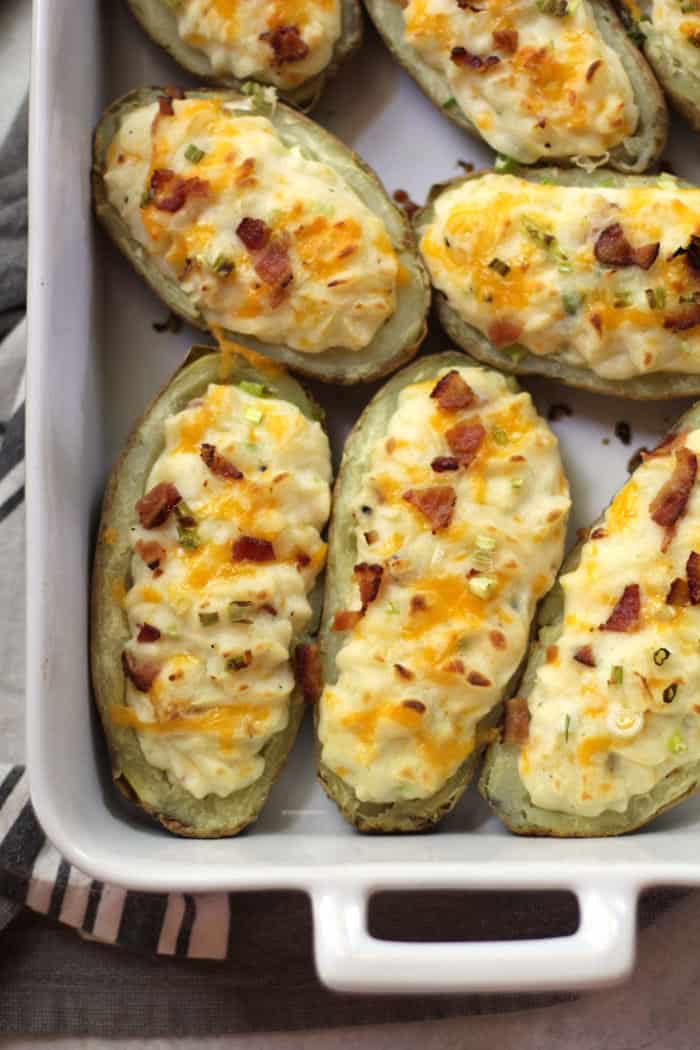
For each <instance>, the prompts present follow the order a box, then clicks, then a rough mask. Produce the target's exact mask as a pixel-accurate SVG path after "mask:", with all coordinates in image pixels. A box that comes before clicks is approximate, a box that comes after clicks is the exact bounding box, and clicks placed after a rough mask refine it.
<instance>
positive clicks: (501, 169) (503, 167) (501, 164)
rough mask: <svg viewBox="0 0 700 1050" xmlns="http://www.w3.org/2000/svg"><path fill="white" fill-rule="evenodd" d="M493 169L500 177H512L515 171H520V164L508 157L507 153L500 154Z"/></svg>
mask: <svg viewBox="0 0 700 1050" xmlns="http://www.w3.org/2000/svg"><path fill="white" fill-rule="evenodd" d="M493 167H494V170H495V171H497V172H498V173H499V174H500V175H512V173H513V172H514V171H517V170H518V162H517V160H513V158H512V157H508V156H507V155H506V154H505V153H499V154H497V156H496V159H495V161H494V164H493Z"/></svg>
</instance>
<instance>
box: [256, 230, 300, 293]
mask: <svg viewBox="0 0 700 1050" xmlns="http://www.w3.org/2000/svg"><path fill="white" fill-rule="evenodd" d="M253 265H254V266H255V272H256V273H257V275H258V277H260V278H261V279H262V280H263V281H264V282H265V284H270V285H272V286H273V287H274V288H277V289H284V288H286V287H287V285H288V284H289V283H290V281H291V280H292V277H293V273H292V264H291V262H290V260H289V249H288V247H287V245H286V244H285V243H284V242H283V241H281V240H280V239H277V240H273V241H270V243H269V244H268V245H267V247H266V248H265V250H264V251H263V252H262V253H261V254H260V255H259V256H258V257H257V258H256V259H255V260H254V263H253Z"/></svg>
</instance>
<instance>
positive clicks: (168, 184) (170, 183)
mask: <svg viewBox="0 0 700 1050" xmlns="http://www.w3.org/2000/svg"><path fill="white" fill-rule="evenodd" d="M208 195H209V183H208V182H206V181H205V180H204V179H198V178H191V179H183V177H182V176H181V175H176V174H175V172H174V171H170V170H169V169H168V168H159V169H158V170H157V171H154V172H153V174H152V175H151V200H152V201H153V204H154V205H155V207H156V208H157V209H158V211H167V212H171V213H174V212H176V211H180V208H182V207H184V205H185V204H186V203H187V201H188V199H189V198H190V197H199V198H204V197H207V196H208Z"/></svg>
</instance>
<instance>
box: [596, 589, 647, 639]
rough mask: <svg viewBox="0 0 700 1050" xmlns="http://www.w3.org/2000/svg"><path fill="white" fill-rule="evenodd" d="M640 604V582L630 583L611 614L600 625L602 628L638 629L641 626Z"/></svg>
mask: <svg viewBox="0 0 700 1050" xmlns="http://www.w3.org/2000/svg"><path fill="white" fill-rule="evenodd" d="M640 604H641V601H640V594H639V584H638V583H628V584H627V586H626V587H625V589H624V591H623V592H622V596H621V597H620V598H619V599H618V602H617V604H616V605H615V608H614V609H613V611H612V612H611V613H610V616H608V618H607V620H606V621H605V623H602V624H601V625H600V630H601V631H636V630H637V629H638V628H639V614H640Z"/></svg>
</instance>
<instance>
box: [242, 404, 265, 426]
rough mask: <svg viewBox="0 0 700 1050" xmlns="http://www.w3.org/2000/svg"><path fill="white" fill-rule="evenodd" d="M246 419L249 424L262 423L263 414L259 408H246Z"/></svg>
mask: <svg viewBox="0 0 700 1050" xmlns="http://www.w3.org/2000/svg"><path fill="white" fill-rule="evenodd" d="M245 417H246V419H247V420H248V422H249V423H262V420H263V414H262V412H261V411H260V410H259V409H257V408H246V410H245Z"/></svg>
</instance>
